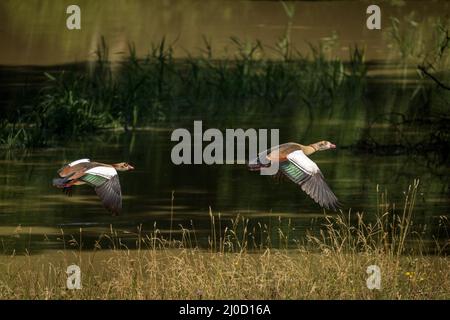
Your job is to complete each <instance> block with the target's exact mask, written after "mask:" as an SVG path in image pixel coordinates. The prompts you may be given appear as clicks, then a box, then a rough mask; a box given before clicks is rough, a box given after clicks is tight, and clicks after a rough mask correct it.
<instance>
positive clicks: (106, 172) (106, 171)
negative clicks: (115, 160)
mask: <svg viewBox="0 0 450 320" xmlns="http://www.w3.org/2000/svg"><path fill="white" fill-rule="evenodd" d="M86 173H90V174H93V175H96V176H101V177H103V178H106V179H111V178H112V177H114V176H116V175H117V171H116V169H114V168H113V167H101V166H99V167H94V168H91V169H89V170H87V171H86Z"/></svg>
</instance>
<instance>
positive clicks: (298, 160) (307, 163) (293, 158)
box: [287, 150, 320, 175]
mask: <svg viewBox="0 0 450 320" xmlns="http://www.w3.org/2000/svg"><path fill="white" fill-rule="evenodd" d="M287 158H288V160H289V161H290V162H292V163H293V164H294V165H296V166H297V167H298V168H299V169H300V170H302V171H304V172H306V173H307V174H309V175H313V174H315V173H317V172H319V171H320V169H319V167H318V166H317V164H316V163H315V162H314V161H312V160H311V159H310V158H308V157H307V156H306V155H305V154H304V153H303V151H302V150H297V151H294V152H291V153H289V154H288V155H287Z"/></svg>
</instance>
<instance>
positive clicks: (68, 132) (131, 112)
mask: <svg viewBox="0 0 450 320" xmlns="http://www.w3.org/2000/svg"><path fill="white" fill-rule="evenodd" d="M285 10H286V14H287V17H290V16H292V14H294V12H295V10H294V8H290V6H287V5H285ZM291 11H292V12H291ZM402 19H403V20H399V19H395V18H392V19H391V20H390V25H389V27H387V28H386V31H385V34H384V37H385V38H386V39H387V43H388V44H389V47H390V48H392V52H393V56H397V58H395V59H394V60H392V58H391V60H389V61H386V63H388V64H392V63H394V62H395V61H397V62H396V64H397V66H396V68H395V70H396V71H397V73H398V75H397V76H398V78H397V80H398V83H397V84H395V85H394V87H395V88H394V89H395V90H393V89H392V88H389V87H390V84H388V85H387V86H385V88H384V89H383V91H380V92H377V93H375V92H372V93H371V91H370V90H373V87H376V86H379V84H369V83H368V80H370V77H369V76H368V70H369V66H370V62H368V61H366V59H365V49H364V47H361V46H358V45H354V46H351V47H349V48H348V49H349V50H348V52H349V58H348V59H347V61H343V60H342V59H340V58H337V57H336V56H335V54H334V53H333V52H334V51H335V49H336V48H337V47H338V46H340V44H339V37H338V36H337V35H336V34H333V35H332V36H330V37H327V38H324V39H322V40H320V41H319V42H318V44H309V52H308V53H306V54H305V53H302V52H299V51H298V50H297V49H296V48H295V46H294V45H293V44H292V43H291V39H290V29H289V28H290V27H289V23H287V25H286V31H285V33H284V34H283V35H282V36H281V37H280V39H279V41H278V42H277V43H275V44H274V45H267V44H263V43H261V41H258V40H255V41H243V40H241V39H238V38H236V37H231V38H230V42H231V44H232V45H233V47H232V49H230V50H229V51H228V54H227V55H226V56H224V57H217V56H216V55H215V50H214V47H213V44H212V43H213V41H212V40H211V39H207V38H206V37H203V40H204V46H203V48H201V49H200V54H199V55H191V54H190V53H188V54H187V57H186V58H185V59H176V58H174V55H173V52H174V46H176V41H175V42H173V43H169V42H168V41H167V40H166V39H165V38H164V37H163V38H162V39H161V41H159V42H157V43H154V44H152V45H151V48H150V50H149V53H148V55H147V56H145V57H138V56H137V53H136V51H137V50H136V47H135V45H134V44H129V46H128V53H126V54H124V58H123V60H122V61H121V62H119V63H114V64H113V63H112V62H111V59H110V57H111V53H110V52H109V48H108V45H107V42H106V40H105V39H104V38H103V37H102V38H101V39H100V41H99V45H98V48H97V51H96V53H95V54H96V60H95V61H94V62H91V63H86V64H84V65H83V64H81V65H80V66H78V67H68V68H67V69H66V70H63V71H60V72H55V73H54V72H49V73H45V76H46V79H47V82H46V83H45V85H44V86H43V87H42V88H41V90H39V92H38V93H35V94H34V96H33V98H32V99H31V101H30V98H29V97H28V101H27V103H25V104H24V105H17V106H14V110H13V111H10V112H9V114H8V115H7V117H6V119H4V120H3V121H1V122H0V147H1V148H2V149H17V148H39V147H47V146H53V145H55V144H58V141H61V140H62V139H63V138H64V139H67V138H69V139H79V138H80V137H82V136H86V135H92V134H93V133H96V132H99V131H101V130H104V129H111V128H116V129H117V128H122V130H124V131H129V130H136V129H137V128H140V127H145V126H149V125H152V126H154V125H156V126H158V125H159V126H161V125H162V126H164V125H166V126H167V125H171V124H174V123H175V124H176V123H179V121H180V119H183V117H191V118H195V117H201V116H202V115H205V114H208V115H220V114H221V115H225V116H229V115H231V114H233V113H235V112H236V110H238V111H239V112H240V113H241V114H242V117H243V118H245V117H246V118H251V116H252V115H254V114H257V113H258V112H260V111H261V110H262V109H263V110H264V112H265V113H267V114H273V115H277V116H282V115H285V114H286V115H287V114H291V113H292V110H294V109H295V110H298V111H301V114H302V116H303V117H304V118H305V119H304V120H305V121H309V123H312V122H314V121H318V120H326V119H331V118H332V119H334V120H337V119H341V120H344V119H347V120H349V121H355V122H356V121H360V122H362V123H365V125H364V126H363V127H362V130H361V131H362V132H361V134H359V136H358V137H356V138H355V139H354V141H352V142H349V144H351V147H352V148H354V149H356V150H359V151H363V152H377V153H380V154H383V153H386V150H388V151H387V152H391V150H394V152H396V153H408V152H412V153H421V152H423V151H425V152H437V153H442V154H443V156H442V158H444V159H445V158H447V157H448V154H447V153H446V152H445V150H447V149H448V148H449V147H450V138H449V137H450V134H449V132H448V128H447V126H446V125H445V124H446V123H447V122H448V120H449V117H448V113H447V110H448V97H449V95H450V91H448V90H445V89H443V86H442V84H446V83H447V80H448V76H449V74H448V72H446V71H447V70H448V65H449V56H450V55H449V50H448V49H449V47H450V41H449V40H448V39H449V38H448V34H449V31H448V30H449V29H448V28H449V26H448V21H446V20H445V19H444V20H443V19H431V20H430V21H426V22H423V25H424V26H427V28H426V30H425V29H423V30H422V28H425V27H421V28H418V27H417V24H418V22H417V17H416V16H415V15H414V14H413V13H412V14H410V15H407V16H405V17H404V18H402ZM404 25H411V26H413V27H411V28H406V27H404ZM419 35H420V37H419ZM419 38H420V39H421V41H420V43H418V44H415V41H416V40H417V39H419ZM268 52H270V53H273V52H275V54H276V56H278V59H274V58H271V57H269V54H268ZM394 53H395V55H394ZM270 56H271V55H270ZM411 66H415V68H413V69H416V71H417V73H418V76H417V77H413V78H411V72H410V71H411ZM430 75H431V76H432V77H430ZM435 79H438V81H439V82H438V84H436V81H435ZM425 80H426V81H425ZM439 84H441V85H439ZM369 87H370V88H369ZM377 90H378V89H377ZM370 94H377V95H387V96H389V97H390V98H388V99H387V100H386V106H381V105H380V106H379V107H378V108H380V109H381V110H380V111H379V112H378V113H376V114H373V112H372V111H370V108H371V107H372V105H371V103H370V102H369V100H370V96H369V95H370ZM399 99H400V101H401V102H400V105H399V103H398V101H399ZM25 100H26V99H25ZM351 109H361V110H359V111H358V112H356V111H355V112H354V113H355V114H356V115H354V116H353V117H356V118H351V119H349V112H348V111H349V110H351ZM219 118H220V117H219ZM380 126H383V127H386V128H388V132H387V133H386V134H381V135H380V134H378V132H377V130H376V128H379V127H380Z"/></svg>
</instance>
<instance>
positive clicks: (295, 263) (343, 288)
mask: <svg viewBox="0 0 450 320" xmlns="http://www.w3.org/2000/svg"><path fill="white" fill-rule="evenodd" d="M418 186H419V183H418V181H415V182H414V183H413V184H412V185H411V186H410V188H409V190H408V193H407V194H406V196H405V202H404V205H403V207H402V208H400V209H395V205H394V204H392V203H389V201H388V199H387V195H386V193H381V192H380V193H379V197H378V207H377V212H376V213H373V214H374V215H375V217H376V218H375V220H373V221H372V222H367V219H365V218H364V215H363V214H356V215H353V214H350V213H348V214H344V213H340V214H338V215H332V216H326V217H325V223H324V224H323V226H322V228H321V230H320V232H310V233H308V234H307V235H306V237H305V238H303V239H292V238H291V236H290V226H289V224H288V227H287V228H281V227H279V228H275V229H276V233H275V234H272V232H271V230H270V229H269V228H268V227H267V226H261V225H259V226H258V227H254V228H250V227H249V226H248V224H247V220H246V219H245V218H243V217H237V218H236V219H234V220H233V221H231V224H230V225H229V227H222V222H221V219H220V215H213V214H212V213H211V214H210V216H211V233H210V236H209V242H208V243H209V245H208V247H207V248H204V247H201V246H199V245H198V244H197V238H196V237H197V236H196V232H195V230H188V229H185V228H181V231H180V233H179V234H178V235H179V236H177V237H175V236H174V234H172V233H170V238H167V237H165V236H164V235H163V233H161V231H160V230H158V229H157V228H156V227H155V229H154V230H153V232H151V233H148V234H143V233H142V232H141V230H140V229H138V231H137V232H136V235H135V236H136V246H135V248H133V249H131V248H128V247H127V246H126V245H125V244H124V242H122V240H121V237H120V236H118V234H119V233H118V231H117V230H113V229H111V231H110V232H109V233H105V234H103V235H101V236H100V238H99V240H98V242H97V245H96V249H95V250H93V251H82V250H81V249H80V248H81V243H82V232H81V230H80V235H79V237H78V240H76V239H75V238H74V237H72V239H71V240H70V241H68V243H69V244H72V245H73V246H74V247H77V248H78V250H70V249H67V250H62V251H58V252H47V253H44V254H40V255H36V256H34V255H25V256H17V255H12V256H2V257H1V258H0V271H1V272H0V298H2V299H449V298H450V275H449V272H450V271H449V270H450V268H449V267H450V259H449V258H448V257H447V256H446V255H445V248H446V246H448V245H449V244H450V243H449V242H448V240H446V241H447V242H445V243H440V244H438V243H436V252H435V254H434V255H427V254H424V251H423V243H422V242H421V240H420V232H419V231H418V230H419V229H418V228H417V226H415V225H414V223H413V215H414V203H415V198H416V194H417V190H418ZM369 221H370V220H369ZM447 222H448V220H447ZM224 225H225V224H224ZM63 237H64V235H63ZM105 244H106V246H105ZM293 244H294V246H292V245H293ZM106 247H108V248H106ZM73 263H75V264H77V265H78V266H80V268H81V272H82V289H81V290H67V289H66V287H65V284H66V279H67V274H66V273H65V272H66V268H67V267H68V266H69V265H70V264H73ZM374 264H375V265H377V266H379V267H380V269H381V277H382V280H381V289H380V290H369V289H368V288H367V286H366V279H367V277H368V274H367V273H366V269H367V267H368V266H370V265H374Z"/></svg>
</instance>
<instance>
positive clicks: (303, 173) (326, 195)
mask: <svg viewBox="0 0 450 320" xmlns="http://www.w3.org/2000/svg"><path fill="white" fill-rule="evenodd" d="M286 158H287V159H286V160H285V161H282V162H280V169H281V171H282V172H283V173H284V174H285V175H286V176H287V177H288V178H289V179H290V180H292V181H293V182H294V183H296V184H298V185H300V187H301V188H302V190H303V191H304V192H306V194H307V195H309V196H310V197H311V198H312V199H313V200H314V201H315V202H316V203H318V204H319V205H320V206H321V207H324V208H326V209H332V210H334V211H336V210H337V208H339V206H340V204H339V201H338V199H337V197H336V196H335V195H334V193H333V191H331V189H330V187H329V186H328V185H327V183H326V182H325V179H324V176H323V174H322V172H321V171H320V169H319V167H318V166H317V165H316V163H315V162H314V161H312V160H311V159H309V158H308V157H307V156H306V155H305V154H304V153H303V151H301V150H297V151H294V152H292V153H290V154H288V155H287V157H286Z"/></svg>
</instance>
